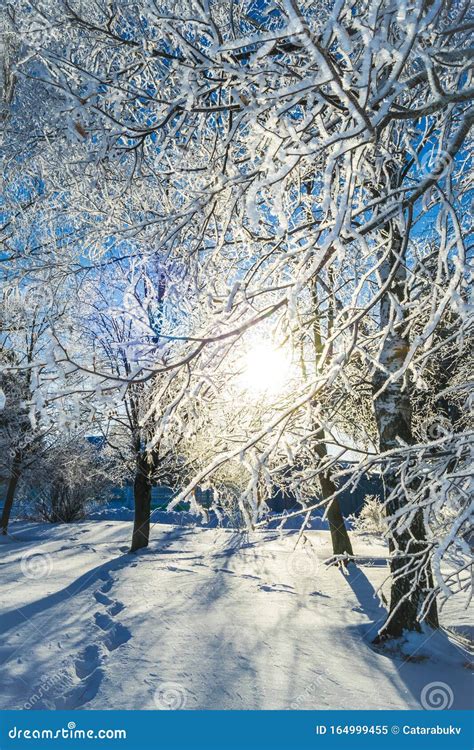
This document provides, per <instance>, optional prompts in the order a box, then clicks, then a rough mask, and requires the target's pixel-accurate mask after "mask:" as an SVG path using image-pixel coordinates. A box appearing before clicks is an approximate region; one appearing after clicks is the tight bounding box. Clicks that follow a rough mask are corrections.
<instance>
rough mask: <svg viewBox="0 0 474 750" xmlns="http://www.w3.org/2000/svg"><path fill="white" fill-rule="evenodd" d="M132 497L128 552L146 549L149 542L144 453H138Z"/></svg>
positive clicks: (148, 487) (147, 468)
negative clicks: (133, 515)
mask: <svg viewBox="0 0 474 750" xmlns="http://www.w3.org/2000/svg"><path fill="white" fill-rule="evenodd" d="M133 496H134V502H135V517H134V524H133V534H132V545H131V547H130V552H136V551H137V550H139V549H142V548H143V547H148V542H149V540H150V511H151V479H150V466H149V464H148V461H147V456H146V453H140V455H139V456H138V458H137V468H136V473H135V480H134V483H133Z"/></svg>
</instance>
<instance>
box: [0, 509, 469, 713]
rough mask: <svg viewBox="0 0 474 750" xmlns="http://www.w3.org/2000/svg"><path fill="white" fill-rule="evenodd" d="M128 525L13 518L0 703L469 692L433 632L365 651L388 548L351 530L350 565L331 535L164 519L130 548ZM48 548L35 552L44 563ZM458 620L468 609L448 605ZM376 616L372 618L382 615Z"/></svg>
mask: <svg viewBox="0 0 474 750" xmlns="http://www.w3.org/2000/svg"><path fill="white" fill-rule="evenodd" d="M130 530H131V525H130V523H128V522H117V521H113V522H108V521H104V520H103V521H87V522H84V523H80V524H74V525H69V526H66V525H57V526H47V525H40V524H26V523H15V524H13V525H12V528H11V533H12V536H11V537H8V538H6V539H4V540H3V542H4V543H3V545H2V547H1V585H0V605H1V610H2V614H1V615H0V632H1V633H2V642H1V649H0V661H1V663H0V685H1V688H0V693H1V698H0V707H1V708H2V709H5V708H23V707H26V708H51V709H61V708H68V709H74V708H85V709H101V708H106V709H112V708H114V709H157V708H186V709H292V708H293V709H295V708H301V709H325V708H332V709H346V708H355V709H381V708H390V709H396V708H419V707H420V695H421V692H422V690H423V688H424V687H425V686H426V685H429V684H430V683H432V682H439V681H442V682H443V683H445V684H446V685H448V687H449V689H450V690H451V691H452V695H453V706H452V707H453V708H467V707H468V705H469V701H470V683H469V672H468V669H467V653H466V652H465V651H464V650H463V649H462V648H461V645H460V642H450V641H449V640H448V638H447V637H446V635H445V634H443V633H440V634H436V635H434V636H432V637H431V638H429V639H428V640H427V638H426V636H424V635H423V636H416V637H411V638H409V639H407V641H406V643H404V644H399V643H398V644H397V645H396V648H394V650H393V652H392V653H390V652H389V650H388V649H383V650H382V649H376V648H374V647H373V646H371V643H370V641H371V638H372V637H373V636H375V634H376V632H377V622H379V623H380V620H381V619H382V618H383V616H384V610H383V609H382V608H381V607H380V606H379V604H378V601H377V600H376V599H374V596H373V594H374V588H373V587H374V586H377V585H379V583H380V582H381V581H382V580H383V579H384V577H385V575H386V568H385V562H384V556H385V548H384V547H383V546H382V545H380V544H378V543H376V542H373V541H367V540H361V539H355V547H356V554H358V555H360V556H361V561H360V563H359V565H358V566H357V567H356V566H354V565H351V566H350V568H349V572H348V573H347V574H346V575H345V574H344V573H343V572H342V571H340V570H338V569H336V568H328V567H326V566H325V565H324V564H322V563H321V562H320V560H322V559H324V557H326V556H327V555H328V554H329V551H330V550H329V538H328V534H327V532H325V531H310V532H308V534H307V536H308V539H309V540H310V542H311V544H312V545H313V546H312V549H310V547H309V542H308V544H307V545H305V547H304V548H303V549H301V550H300V549H297V551H296V552H294V551H293V546H294V542H295V540H296V535H295V534H294V533H293V532H287V533H286V534H285V535H283V536H282V537H281V538H280V537H279V536H278V534H277V533H276V532H271V531H267V532H261V533H255V534H251V535H248V534H242V533H239V532H236V531H233V530H230V529H226V530H222V529H206V528H199V527H196V528H190V527H186V526H172V525H165V524H157V525H156V526H154V527H153V529H152V537H153V540H152V543H151V546H150V547H149V548H148V549H147V550H145V551H142V552H141V553H139V554H137V555H130V554H127V548H128V543H129V538H130ZM35 553H40V554H41V556H40V557H37V556H36V557H35ZM443 617H444V623H445V625H455V626H456V627H457V628H458V629H459V628H460V626H462V625H463V623H466V622H467V616H466V613H463V612H461V611H456V610H455V609H453V608H452V609H451V610H450V611H447V612H445V613H444V615H443ZM374 623H375V624H374Z"/></svg>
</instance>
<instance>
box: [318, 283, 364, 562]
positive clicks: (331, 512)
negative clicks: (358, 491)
mask: <svg viewBox="0 0 474 750" xmlns="http://www.w3.org/2000/svg"><path fill="white" fill-rule="evenodd" d="M316 283H317V282H316V280H314V282H313V285H312V288H311V295H312V301H313V313H314V316H315V318H314V324H313V340H314V354H315V364H316V369H317V368H318V363H319V359H320V357H321V355H322V352H323V340H322V336H321V324H320V316H319V303H318V293H317V287H316ZM332 314H333V311H332V310H330V311H329V313H328V317H329V321H330V320H331V317H332ZM328 325H329V324H328ZM316 429H317V433H316V439H315V448H314V451H315V453H316V456H317V460H318V461H323V460H325V459H326V457H327V455H328V451H327V447H326V443H325V442H324V438H325V435H324V430H323V429H321V428H319V429H318V426H317V425H316ZM318 478H319V484H320V486H321V494H322V499H323V500H326V499H327V498H328V497H331V496H332V495H334V493H335V492H336V491H337V487H336V485H335V483H334V482H333V480H332V479H331V476H330V475H329V473H328V472H325V473H323V474H321V475H320V476H319V477H318ZM326 518H327V520H328V524H329V530H330V532H331V541H332V551H333V553H334V554H335V555H353V554H354V553H353V551H352V544H351V540H350V539H349V534H348V531H347V529H346V525H345V523H344V518H343V515H342V511H341V506H340V504H339V499H338V498H337V497H335V498H334V499H333V500H331V502H330V504H329V507H328V509H327V513H326Z"/></svg>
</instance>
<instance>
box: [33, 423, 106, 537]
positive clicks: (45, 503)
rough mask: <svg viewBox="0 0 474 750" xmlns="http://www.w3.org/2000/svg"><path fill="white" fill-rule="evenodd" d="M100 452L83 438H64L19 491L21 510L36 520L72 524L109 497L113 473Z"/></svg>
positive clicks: (49, 452)
mask: <svg viewBox="0 0 474 750" xmlns="http://www.w3.org/2000/svg"><path fill="white" fill-rule="evenodd" d="M111 469H112V467H111V465H110V461H109V460H108V459H107V457H106V456H104V455H103V454H102V452H101V451H100V449H99V448H97V446H95V445H91V443H90V442H89V441H88V440H87V439H85V438H83V437H74V436H73V437H70V438H63V439H62V441H61V442H58V444H57V445H56V446H55V447H54V449H51V450H50V451H48V454H47V457H46V458H45V460H44V462H43V465H42V466H41V470H40V471H37V472H35V475H34V476H29V477H28V481H27V482H25V485H24V487H23V489H22V495H23V502H22V504H21V505H22V507H23V508H24V509H26V512H27V514H28V515H29V516H30V517H33V518H35V519H38V520H41V521H46V522H48V523H72V522H74V521H80V520H81V519H83V518H85V517H86V515H87V513H88V511H89V510H90V509H91V508H92V507H93V506H94V505H96V504H103V503H104V501H105V500H106V499H107V497H108V496H109V495H110V492H111V489H112V485H113V477H112V474H113V471H111Z"/></svg>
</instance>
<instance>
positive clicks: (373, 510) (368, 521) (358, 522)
mask: <svg viewBox="0 0 474 750" xmlns="http://www.w3.org/2000/svg"><path fill="white" fill-rule="evenodd" d="M349 520H350V521H351V524H352V528H353V530H354V531H355V533H356V534H378V535H380V536H383V535H384V534H386V532H387V519H386V517H385V510H384V504H383V503H382V502H381V501H380V498H379V496H378V495H367V497H366V500H365V503H364V505H363V506H362V510H361V511H360V513H359V515H358V516H356V515H352V516H350V517H349Z"/></svg>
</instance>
